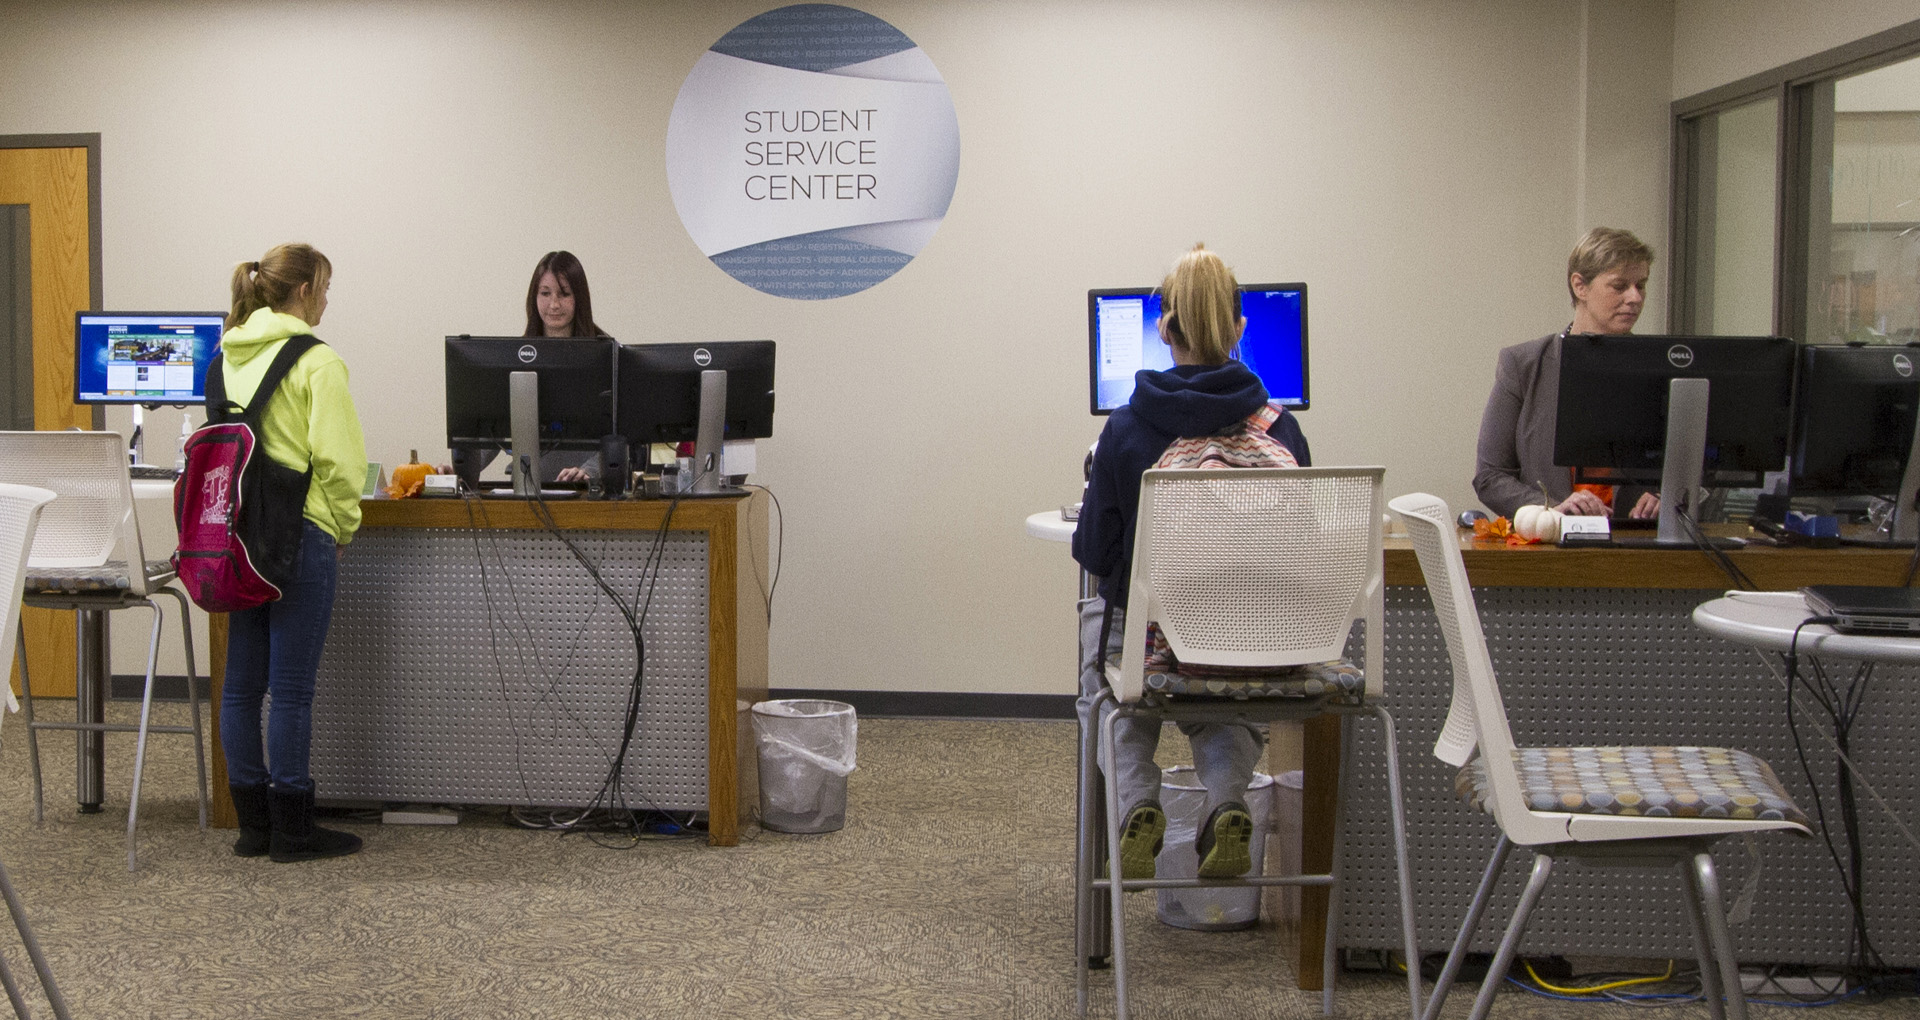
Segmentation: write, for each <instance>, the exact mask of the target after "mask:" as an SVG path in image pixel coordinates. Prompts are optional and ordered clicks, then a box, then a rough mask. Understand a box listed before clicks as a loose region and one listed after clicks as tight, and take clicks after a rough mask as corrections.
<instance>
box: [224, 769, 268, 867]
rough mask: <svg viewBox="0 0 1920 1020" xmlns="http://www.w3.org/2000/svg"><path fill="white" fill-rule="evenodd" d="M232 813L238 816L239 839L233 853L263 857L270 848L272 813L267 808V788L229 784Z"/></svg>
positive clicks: (235, 843) (234, 845)
mask: <svg viewBox="0 0 1920 1020" xmlns="http://www.w3.org/2000/svg"><path fill="white" fill-rule="evenodd" d="M227 789H229V790H231V791H233V811H234V813H235V814H237V815H239V816H240V838H239V839H237V840H235V841H234V844H233V852H234V853H235V854H238V855H239V856H241V857H265V856H266V854H267V851H268V850H269V849H271V847H272V839H271V835H270V834H271V833H272V831H273V811H272V809H270V808H268V807H267V788H266V787H264V786H241V785H239V784H237V783H230V784H228V786H227Z"/></svg>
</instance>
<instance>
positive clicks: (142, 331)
mask: <svg viewBox="0 0 1920 1020" xmlns="http://www.w3.org/2000/svg"><path fill="white" fill-rule="evenodd" d="M225 322H226V313H225V312H79V313H77V314H75V315H74V326H73V356H74V372H73V402H74V403H76V404H205V403H206V402H207V363H208V362H210V361H212V360H213V356H214V355H215V354H216V353H218V352H219V348H220V334H221V332H222V331H223V329H224V328H225Z"/></svg>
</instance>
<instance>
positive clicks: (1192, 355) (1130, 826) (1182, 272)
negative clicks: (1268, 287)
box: [1073, 244, 1310, 879]
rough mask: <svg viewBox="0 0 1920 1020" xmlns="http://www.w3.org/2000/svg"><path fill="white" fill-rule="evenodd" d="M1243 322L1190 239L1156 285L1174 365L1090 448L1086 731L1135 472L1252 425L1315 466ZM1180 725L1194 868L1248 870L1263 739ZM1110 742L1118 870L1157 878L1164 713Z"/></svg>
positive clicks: (1284, 454) (1113, 636) (1130, 525)
mask: <svg viewBox="0 0 1920 1020" xmlns="http://www.w3.org/2000/svg"><path fill="white" fill-rule="evenodd" d="M1245 329H1246V321H1245V320H1244V319H1242V318H1241V315H1240V285H1239V283H1238V282H1237V281H1236V280H1235V279H1234V276H1233V270H1231V269H1229V268H1227V264H1226V263H1225V262H1223V261H1221V259H1220V256H1218V255H1216V254H1214V253H1213V252H1211V251H1208V250H1207V248H1206V246H1205V245H1198V244H1197V245H1194V247H1193V250H1192V251H1189V252H1187V253H1186V254H1185V255H1182V256H1181V257H1180V260H1179V261H1178V262H1176V263H1175V264H1174V267H1173V271H1172V272H1170V273H1168V274H1167V278H1166V280H1165V281H1164V282H1163V283H1162V284H1161V285H1160V339H1161V340H1162V341H1163V342H1164V343H1166V344H1167V346H1169V347H1171V348H1172V354H1173V368H1172V369H1170V370H1167V371H1164V372H1161V371H1154V370H1152V369H1143V370H1141V371H1140V372H1139V373H1138V374H1137V375H1136V376H1135V377H1134V388H1133V396H1132V398H1130V400H1129V401H1128V403H1127V406H1126V407H1122V408H1119V409H1117V410H1115V411H1114V412H1113V415H1112V416H1111V417H1109V418H1108V419H1107V425H1106V428H1105V429H1104V430H1103V431H1102V432H1101V433H1100V442H1099V444H1098V445H1097V446H1096V447H1095V448H1094V454H1093V466H1092V469H1091V471H1090V472H1089V475H1088V478H1087V489H1086V494H1085V501H1084V503H1083V505H1082V506H1081V509H1080V523H1079V526H1078V527H1077V529H1076V530H1075V531H1074V534H1073V557H1074V559H1076V560H1079V561H1080V565H1081V566H1083V567H1085V568H1086V570H1087V572H1088V573H1089V574H1092V575H1094V576H1096V577H1098V578H1099V579H1100V594H1099V596H1098V597H1097V598H1092V599H1088V600H1086V601H1085V602H1082V603H1081V604H1080V648H1081V650H1082V651H1081V654H1082V661H1081V664H1080V665H1081V668H1080V702H1079V705H1080V723H1081V725H1082V726H1092V725H1094V719H1093V718H1092V707H1093V704H1094V700H1095V698H1096V697H1097V696H1098V695H1099V693H1100V690H1101V686H1102V684H1103V682H1104V678H1103V674H1104V668H1103V667H1104V662H1105V659H1106V658H1107V656H1108V655H1117V654H1119V651H1120V644H1121V639H1122V636H1123V635H1124V634H1125V632H1126V622H1125V615H1126V597H1127V583H1128V578H1129V576H1130V575H1131V574H1132V572H1133V530H1134V518H1135V515H1136V511H1137V510H1138V507H1139V502H1140V475H1141V473H1142V472H1144V471H1146V470H1147V469H1148V468H1150V467H1152V466H1154V465H1155V464H1156V463H1157V462H1159V461H1160V459H1161V457H1162V455H1164V454H1166V453H1167V450H1168V447H1169V446H1171V445H1173V444H1174V443H1175V441H1176V440H1179V439H1182V438H1188V437H1198V436H1218V435H1223V434H1226V433H1234V434H1242V433H1243V432H1244V434H1246V435H1249V436H1251V435H1253V434H1254V433H1253V432H1252V430H1253V429H1255V427H1256V425H1255V422H1256V421H1258V422H1261V423H1262V424H1265V430H1266V435H1267V436H1270V437H1271V438H1272V439H1273V440H1276V441H1277V442H1278V445H1279V446H1280V447H1284V450H1279V451H1276V453H1277V456H1278V458H1279V459H1280V462H1282V463H1284V462H1285V461H1286V459H1287V458H1288V456H1289V455H1290V457H1291V460H1292V461H1293V462H1294V463H1297V464H1302V465H1304V464H1308V463H1309V462H1310V455H1309V453H1308V450H1307V440H1306V436H1304V435H1302V434H1301V432H1300V425H1299V422H1298V421H1296V420H1295V419H1294V417H1293V415H1292V414H1290V413H1288V412H1287V411H1286V409H1285V408H1279V407H1278V406H1277V405H1269V404H1268V401H1267V390H1266V387H1265V386H1263V385H1261V383H1260V379H1259V377H1258V376H1256V375H1254V374H1253V371H1252V370H1251V369H1249V368H1247V367H1246V366H1245V365H1243V364H1241V363H1240V362H1238V361H1236V360H1234V356H1233V352H1234V348H1235V347H1236V345H1238V344H1239V342H1240V334H1241V333H1242V332H1243V331H1244V330H1245ZM1268 418H1270V419H1271V421H1270V423H1267V421H1266V420H1267V419H1268ZM1260 441H1261V442H1265V440H1260ZM1110 604H1111V605H1112V607H1113V610H1112V613H1111V620H1110V621H1109V620H1108V619H1107V617H1108V616H1109V613H1108V606H1109V605H1110ZM1103 632H1104V637H1105V640H1104V642H1103V640H1102V637H1103ZM1181 730H1182V732H1184V733H1185V734H1186V735H1187V739H1188V740H1189V741H1190V742H1191V743H1192V744H1193V758H1194V768H1195V772H1196V773H1197V774H1198V776H1199V779H1200V781H1201V783H1202V784H1203V785H1204V786H1205V787H1206V788H1207V802H1208V805H1209V807H1210V808H1211V811H1210V813H1209V815H1208V816H1207V820H1206V823H1205V824H1204V825H1203V826H1202V827H1201V829H1200V833H1199V839H1198V840H1197V847H1196V848H1197V850H1198V852H1199V854H1200V862H1199V872H1200V874H1201V875H1203V876H1205V877H1209V878H1225V877H1231V876H1234V875H1242V874H1245V873H1246V872H1247V870H1248V868H1250V867H1251V866H1252V858H1251V855H1250V841H1251V836H1252V832H1253V818H1252V815H1251V814H1250V813H1249V812H1248V810H1247V806H1246V791H1247V784H1248V783H1249V782H1251V781H1252V779H1253V770H1254V767H1255V766H1256V765H1258V764H1259V761H1260V753H1261V749H1262V747H1263V746H1264V738H1263V737H1262V736H1261V734H1260V732H1259V731H1258V730H1256V729H1254V728H1253V727H1251V726H1230V725H1222V724H1214V723H1182V724H1181ZM1114 739H1115V741H1116V744H1117V746H1116V750H1115V755H1114V757H1115V760H1114V761H1113V762H1111V763H1108V764H1107V766H1106V767H1107V777H1108V781H1109V782H1114V783H1117V784H1118V785H1119V789H1120V803H1121V804H1124V805H1128V808H1127V813H1126V815H1125V816H1124V818H1123V819H1122V823H1121V833H1122V834H1121V838H1120V847H1119V850H1118V853H1117V855H1116V856H1118V858H1119V860H1120V869H1121V875H1122V877H1124V878H1129V879H1132V878H1152V877H1153V873H1154V856H1155V855H1156V854H1157V853H1158V852H1159V849H1160V842H1161V839H1162V837H1163V836H1164V835H1165V833H1166V827H1167V819H1166V812H1165V811H1164V810H1163V809H1162V807H1161V805H1160V766H1159V765H1157V764H1156V763H1155V762H1154V760H1153V756H1154V752H1155V751H1156V750H1158V748H1159V744H1160V720H1159V719H1157V718H1151V717H1145V716H1132V717H1127V718H1122V719H1119V720H1117V721H1116V722H1115V726H1114Z"/></svg>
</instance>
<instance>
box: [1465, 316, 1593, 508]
mask: <svg viewBox="0 0 1920 1020" xmlns="http://www.w3.org/2000/svg"><path fill="white" fill-rule="evenodd" d="M1560 336H1561V334H1558V333H1554V334H1551V335H1549V336H1543V337H1541V338H1540V339H1538V340H1529V341H1527V342H1526V343H1523V344H1514V345H1513V346H1512V347H1507V348H1504V349H1502V350H1501V351H1500V363H1499V367H1498V368H1496V369H1495V370H1494V373H1493V392H1492V393H1490V394H1488V396H1487V409H1486V411H1485V412H1484V413H1482V414H1481V416H1480V443H1479V446H1478V449H1477V451H1476V454H1475V457H1474V468H1473V492H1474V495H1476V496H1479V497H1480V502H1481V503H1483V504H1485V505H1486V507H1487V509H1488V510H1491V511H1493V512H1494V513H1496V514H1498V515H1500V516H1502V517H1512V516H1513V512H1514V511H1515V510H1518V509H1520V508H1521V507H1522V506H1525V505H1526V504H1528V503H1537V502H1539V500H1540V486H1541V485H1545V486H1546V489H1547V494H1548V495H1550V496H1552V497H1553V501H1554V502H1555V503H1558V502H1560V501H1561V500H1564V499H1566V498H1567V497H1568V496H1570V495H1572V494H1573V472H1572V471H1570V470H1568V469H1567V468H1564V467H1557V466H1555V465H1554V463H1553V432H1554V422H1555V419H1556V418H1557V417H1558V415H1559V411H1560Z"/></svg>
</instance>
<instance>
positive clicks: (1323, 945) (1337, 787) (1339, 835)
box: [1320, 715, 1353, 1016]
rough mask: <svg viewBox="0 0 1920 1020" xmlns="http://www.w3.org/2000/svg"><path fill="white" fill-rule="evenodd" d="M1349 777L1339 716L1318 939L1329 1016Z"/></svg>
mask: <svg viewBox="0 0 1920 1020" xmlns="http://www.w3.org/2000/svg"><path fill="white" fill-rule="evenodd" d="M1351 775H1353V726H1352V717H1350V716H1344V715H1343V716H1340V780H1341V781H1340V782H1337V783H1335V784H1333V841H1332V843H1333V850H1332V857H1331V863H1330V864H1329V865H1328V866H1327V874H1328V875H1329V876H1330V877H1331V878H1332V883H1331V884H1330V885H1328V886H1327V928H1326V932H1325V933H1324V934H1322V935H1321V937H1320V1012H1321V1014H1322V1015H1325V1016H1332V1015H1333V991H1334V988H1333V986H1334V979H1335V976H1336V975H1337V974H1338V973H1339V969H1340V968H1339V966H1338V965H1339V960H1340V900H1341V898H1342V897H1341V895H1340V890H1341V887H1342V885H1343V884H1344V883H1343V881H1342V878H1341V875H1342V872H1343V870H1344V869H1342V867H1341V865H1340V858H1341V857H1342V855H1343V853H1344V849H1345V847H1346V843H1347V839H1346V835H1347V796H1346V787H1347V777H1349V776H1351Z"/></svg>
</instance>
